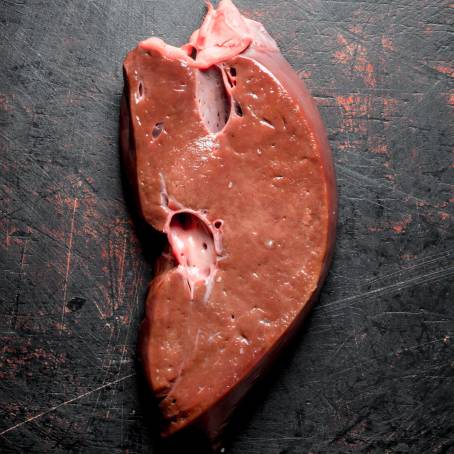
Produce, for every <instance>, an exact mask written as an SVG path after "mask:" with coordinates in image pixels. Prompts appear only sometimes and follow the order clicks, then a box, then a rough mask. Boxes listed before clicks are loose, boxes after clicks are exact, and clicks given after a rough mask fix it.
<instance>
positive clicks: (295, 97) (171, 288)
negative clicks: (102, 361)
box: [122, 47, 336, 438]
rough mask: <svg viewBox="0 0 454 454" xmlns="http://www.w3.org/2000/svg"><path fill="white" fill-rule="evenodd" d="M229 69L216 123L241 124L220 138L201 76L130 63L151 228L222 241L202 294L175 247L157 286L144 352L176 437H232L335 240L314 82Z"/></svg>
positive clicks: (243, 63)
mask: <svg viewBox="0 0 454 454" xmlns="http://www.w3.org/2000/svg"><path fill="white" fill-rule="evenodd" d="M218 68H219V71H222V72H223V74H224V79H223V83H224V85H225V91H226V93H227V97H226V99H227V102H229V103H230V104H229V106H228V109H225V106H224V104H223V103H219V105H218V106H215V107H214V108H213V107H211V110H210V111H209V113H208V117H209V118H213V109H214V112H215V113H216V111H220V112H221V114H220V115H222V112H224V114H225V112H227V113H228V118H227V121H226V122H225V125H224V126H223V128H222V129H220V130H219V131H217V130H216V127H214V128H213V127H212V124H211V125H210V124H208V125H207V115H206V111H204V110H203V109H204V107H203V106H202V105H201V103H200V100H198V93H200V83H204V82H203V81H202V82H200V78H199V75H198V71H199V70H198V69H196V68H192V67H190V66H189V65H187V64H186V63H183V62H181V61H178V60H170V59H167V58H164V57H163V56H161V55H160V54H159V53H157V52H153V51H145V50H143V49H141V48H140V47H138V48H136V49H135V50H133V51H132V52H130V53H129V55H128V56H127V58H126V60H125V63H124V72H125V82H126V88H125V98H124V100H123V103H122V150H123V160H124V163H125V166H126V168H127V170H128V173H129V178H130V181H131V183H132V186H133V187H134V188H135V191H136V194H137V199H138V206H139V208H140V211H141V213H142V215H143V217H144V218H145V220H146V221H147V222H148V223H149V224H150V225H152V226H153V227H154V228H155V229H156V230H158V231H161V232H164V233H167V234H168V233H169V226H170V219H171V218H172V216H173V215H174V214H175V213H176V212H188V213H194V214H195V215H197V216H198V217H199V218H200V219H201V222H202V223H203V224H204V226H205V227H206V229H207V231H209V232H212V233H213V235H215V236H216V241H217V251H216V257H215V258H214V259H213V260H214V263H215V270H214V271H212V273H213V275H212V276H211V278H210V280H209V281H200V282H199V283H198V284H196V285H195V286H194V287H193V288H192V289H191V288H190V286H188V279H187V275H185V271H184V270H182V269H181V263H180V262H179V261H178V260H177V257H175V251H172V248H169V251H168V253H167V255H166V256H165V257H164V260H166V261H167V266H166V267H164V269H165V270H166V271H164V272H163V273H161V274H159V275H158V276H156V277H155V278H154V280H153V282H152V283H151V286H150V291H149V295H148V298H147V304H146V316H145V319H144V321H143V323H142V327H141V344H140V345H141V347H140V350H141V356H142V359H143V363H144V367H145V373H146V376H147V379H148V380H149V382H150V385H151V387H152V388H153V390H154V392H155V393H156V395H157V396H158V397H159V398H160V408H161V412H162V414H163V416H164V420H165V425H164V428H163V434H164V435H168V434H172V433H174V432H176V431H178V430H180V429H181V428H184V427H186V426H188V425H191V424H193V423H194V424H198V425H200V426H201V427H203V429H204V430H205V431H206V432H207V433H208V435H209V436H210V437H211V438H216V437H217V436H218V435H219V434H220V433H221V431H222V428H223V426H224V425H225V423H226V421H227V420H228V418H229V416H230V415H231V413H232V412H233V410H234V409H235V407H236V406H237V405H238V403H239V402H240V400H241V399H242V397H243V396H244V394H245V393H246V392H247V390H248V389H249V388H250V386H251V385H252V384H253V382H254V381H255V380H256V379H257V378H258V377H259V375H260V374H261V373H262V372H263V371H264V370H266V369H267V368H268V367H269V365H270V364H271V363H272V361H273V359H274V357H275V356H276V355H277V354H278V353H279V351H280V350H281V349H282V347H283V346H284V345H285V344H286V343H287V341H288V339H289V338H290V337H291V335H292V333H294V332H295V331H296V330H297V328H298V327H299V325H300V323H301V321H302V319H303V317H304V315H305V314H306V313H307V311H308V309H309V308H310V306H311V304H312V302H313V301H314V299H315V298H316V296H317V293H318V290H319V289H320V286H321V284H322V282H323V279H324V277H325V275H326V272H327V267H328V263H329V259H330V256H331V251H332V247H333V241H334V230H335V218H336V194H335V184H334V172H333V167H332V162H331V157H330V151H329V147H328V144H327V140H326V134H325V131H324V128H323V125H322V122H321V120H320V117H319V114H318V112H317V109H316V107H315V105H314V103H313V101H312V99H311V97H310V95H309V94H308V92H307V91H306V89H305V87H304V85H303V83H302V82H301V81H300V80H299V79H298V78H297V76H296V74H295V73H294V72H293V71H292V70H291V68H290V66H289V65H288V64H287V63H286V61H285V60H284V59H283V58H282V57H281V56H280V54H279V53H275V54H269V53H266V52H260V51H256V50H254V49H253V48H251V49H250V50H248V51H246V52H244V53H242V54H241V55H239V56H236V57H233V58H231V59H230V60H229V61H226V62H224V63H223V64H220V65H218ZM232 74H233V76H232ZM227 76H229V77H227ZM205 88H206V87H205ZM202 89H204V87H202ZM209 89H212V88H209ZM205 97H207V96H206V94H205ZM207 98H208V99H209V96H208V97H207ZM223 106H224V107H223ZM223 109H224V110H223ZM224 121H225V120H224ZM156 128H157V129H156ZM218 128H219V126H218ZM205 227H204V228H205ZM183 268H184V267H183Z"/></svg>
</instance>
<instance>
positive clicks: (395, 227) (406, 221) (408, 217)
mask: <svg viewBox="0 0 454 454" xmlns="http://www.w3.org/2000/svg"><path fill="white" fill-rule="evenodd" d="M411 221H412V217H411V215H410V214H408V215H406V216H404V218H403V219H402V220H401V221H400V222H397V223H396V224H394V225H393V226H391V228H392V229H393V230H394V232H396V233H402V232H404V231H405V228H406V227H407V226H408V224H410V222H411Z"/></svg>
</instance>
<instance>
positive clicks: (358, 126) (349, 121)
mask: <svg viewBox="0 0 454 454" xmlns="http://www.w3.org/2000/svg"><path fill="white" fill-rule="evenodd" d="M336 102H337V104H338V105H339V106H340V107H341V108H342V110H343V112H344V115H343V117H342V122H341V131H342V132H358V133H361V134H366V133H367V114H368V112H369V110H370V102H371V101H370V97H369V96H363V95H347V96H336Z"/></svg>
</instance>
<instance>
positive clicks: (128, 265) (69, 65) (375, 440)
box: [0, 0, 454, 454]
mask: <svg viewBox="0 0 454 454" xmlns="http://www.w3.org/2000/svg"><path fill="white" fill-rule="evenodd" d="M237 4H238V5H239V6H240V7H241V8H242V9H243V10H244V11H246V13H247V15H248V16H250V17H252V18H256V19H258V20H260V21H263V22H264V24H265V25H266V27H267V28H268V29H269V31H270V32H271V33H272V34H273V35H274V37H275V38H276V39H277V41H278V43H279V45H280V47H281V49H282V51H283V53H284V55H285V56H286V57H287V58H288V60H289V61H290V63H291V64H292V65H293V67H294V68H295V69H296V70H297V71H298V73H299V75H300V76H301V78H303V79H304V80H305V81H306V83H307V85H308V87H309V88H310V90H311V92H312V93H313V95H314V97H315V99H316V101H317V103H318V105H319V106H320V110H321V114H322V116H323V118H324V120H325V123H326V126H327V129H328V132H329V139H330V142H331V145H332V148H333V151H334V159H335V164H336V170H337V178H338V187H339V192H340V219H339V228H338V238H337V248H336V255H335V260H334V264H333V267H332V271H331V273H330V275H329V278H328V281H327V283H326V285H325V287H324V290H323V292H322V296H321V301H320V303H319V304H318V305H317V307H316V308H315V310H314V311H313V314H312V316H311V317H310V319H309V320H308V321H307V323H306V328H305V330H304V331H303V332H302V333H301V336H300V338H299V339H298V342H297V345H296V347H295V348H294V349H293V351H292V352H291V354H289V355H287V357H286V358H284V360H283V361H281V363H280V364H279V369H280V370H279V371H275V374H274V378H273V380H272V381H271V383H270V384H269V385H268V386H267V387H266V389H265V391H263V392H262V394H261V398H260V399H258V400H259V403H257V402H256V403H254V404H253V405H251V409H250V411H249V412H247V417H245V418H243V420H242V422H241V424H238V425H237V426H236V427H235V430H234V431H233V434H232V435H231V437H230V438H229V444H228V446H227V451H228V452H231V453H246V454H249V453H251V454H252V453H264V454H267V453H270V454H271V453H273V454H274V453H305V452H313V453H319V452H324V453H325V452H328V453H330V452H333V453H336V452H342V453H343V452H353V453H356V452H358V453H363V452H364V453H366V452H377V453H379V452H380V453H381V452H411V453H416V452H434V453H442V452H454V418H453V414H454V382H453V377H454V348H453V346H454V260H453V258H454V241H453V232H454V209H453V203H454V191H453V183H454V178H453V177H454V164H453V154H452V151H453V145H454V141H453V132H454V131H453V128H452V125H453V108H454V93H453V91H452V89H453V77H454V67H453V64H452V62H453V44H452V43H453V41H452V40H453V33H452V32H453V28H452V22H453V11H454V10H453V5H452V4H451V5H449V4H448V1H435V0H430V1H429V0H418V1H415V0H395V1H392V2H390V1H375V0H366V1H337V0H304V1H303V0H294V1H291V0H287V1H282V2H276V1H274V0H261V1H253V0H238V1H237ZM202 13H203V6H202V2H201V1H200V0H184V1H183V0H179V1H147V2H146V1H134V2H126V1H124V0H113V1H107V0H91V1H85V0H74V1H58V0H0V62H1V72H0V128H1V129H0V152H1V154H0V165H1V175H0V197H1V206H0V209H1V218H0V269H1V272H0V288H1V294H0V311H1V312H0V314H1V315H0V339H1V341H0V451H1V452H7V453H10V452H11V453H14V452H32V453H43V452H52V453H54V452H55V453H58V452H84V453H91V452H96V453H98V452H109V453H120V452H127V453H145V452H146V453H150V452H151V453H159V452H161V451H162V448H160V447H159V446H158V445H157V444H156V442H155V430H154V429H155V425H156V424H155V420H154V419H153V416H149V414H148V413H149V409H148V406H147V404H144V398H143V397H142V396H143V389H142V387H143V385H142V384H141V378H140V369H139V367H138V365H137V363H136V354H135V346H136V339H137V327H138V324H139V321H140V319H141V316H142V311H143V302H144V296H145V292H146V286H147V282H148V280H149V277H150V263H149V260H147V257H146V256H145V255H144V253H143V252H142V247H141V245H140V243H139V241H138V239H137V235H136V233H135V230H134V228H133V224H132V221H131V216H130V213H129V211H128V209H127V204H126V203H125V198H124V194H123V189H122V183H121V178H120V169H119V159H118V146H117V135H118V110H119V98H120V93H121V90H122V73H121V62H122V59H123V57H124V56H125V53H126V52H127V51H128V49H131V48H132V47H134V46H135V44H136V42H137V41H138V40H140V39H142V38H144V37H147V36H149V35H151V34H154V35H158V36H161V37H164V38H165V39H166V40H168V41H170V42H171V43H174V44H177V43H182V42H183V41H184V40H185V38H186V37H187V36H188V35H189V34H190V32H191V31H192V30H193V29H194V28H195V27H196V26H197V24H198V23H199V21H200V19H201V17H202ZM173 452H190V451H189V449H184V448H180V449H174V451H173Z"/></svg>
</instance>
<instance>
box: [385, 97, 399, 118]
mask: <svg viewBox="0 0 454 454" xmlns="http://www.w3.org/2000/svg"><path fill="white" fill-rule="evenodd" d="M397 110H398V109H397V99H395V98H389V97H388V98H386V97H385V98H383V115H384V117H385V118H389V117H393V116H395V115H396V114H397Z"/></svg>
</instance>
